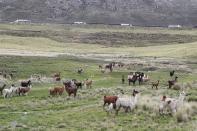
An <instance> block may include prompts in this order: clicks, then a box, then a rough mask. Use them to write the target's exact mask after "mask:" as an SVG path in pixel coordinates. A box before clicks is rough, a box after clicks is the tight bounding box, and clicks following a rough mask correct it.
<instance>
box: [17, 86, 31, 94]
mask: <svg viewBox="0 0 197 131" xmlns="http://www.w3.org/2000/svg"><path fill="white" fill-rule="evenodd" d="M30 90H31V86H29V87H19V88H18V95H19V96H20V95H21V94H22V95H27V93H28V92H29V91H30Z"/></svg>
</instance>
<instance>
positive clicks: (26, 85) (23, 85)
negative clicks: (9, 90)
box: [21, 80, 32, 87]
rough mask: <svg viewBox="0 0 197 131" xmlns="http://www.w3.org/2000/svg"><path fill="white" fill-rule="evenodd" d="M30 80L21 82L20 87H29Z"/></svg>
mask: <svg viewBox="0 0 197 131" xmlns="http://www.w3.org/2000/svg"><path fill="white" fill-rule="evenodd" d="M31 86H32V85H31V80H28V81H21V87H31Z"/></svg>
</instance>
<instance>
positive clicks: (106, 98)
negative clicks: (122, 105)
mask: <svg viewBox="0 0 197 131" xmlns="http://www.w3.org/2000/svg"><path fill="white" fill-rule="evenodd" d="M117 99H118V97H117V96H104V99H103V101H104V104H103V107H104V106H105V105H106V104H108V105H109V104H111V103H113V104H115V103H116V101H117Z"/></svg>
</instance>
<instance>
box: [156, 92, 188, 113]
mask: <svg viewBox="0 0 197 131" xmlns="http://www.w3.org/2000/svg"><path fill="white" fill-rule="evenodd" d="M185 96H186V94H185V92H184V91H182V92H181V93H180V95H179V98H178V99H175V98H169V97H166V96H163V98H162V102H161V104H160V107H159V112H160V113H163V110H164V109H166V108H168V109H170V111H171V112H172V113H173V114H175V113H176V112H177V110H178V109H179V108H180V107H182V106H183V101H184V99H185Z"/></svg>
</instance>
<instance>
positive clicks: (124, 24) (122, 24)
mask: <svg viewBox="0 0 197 131" xmlns="http://www.w3.org/2000/svg"><path fill="white" fill-rule="evenodd" d="M120 25H121V26H132V24H126V23H121V24H120Z"/></svg>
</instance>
